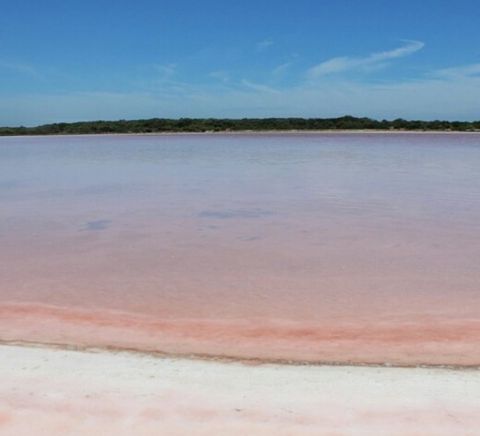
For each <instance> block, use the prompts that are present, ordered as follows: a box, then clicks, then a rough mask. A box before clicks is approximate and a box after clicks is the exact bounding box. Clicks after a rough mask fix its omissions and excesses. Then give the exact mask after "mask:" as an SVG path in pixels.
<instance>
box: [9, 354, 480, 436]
mask: <svg viewBox="0 0 480 436" xmlns="http://www.w3.org/2000/svg"><path fill="white" fill-rule="evenodd" d="M478 428H480V371H478V370H449V369H427V368H386V367H349V366H289V365H271V364H265V365H258V366H252V365H245V364H240V363H223V362H215V361H201V360H188V359H170V358H156V357H152V356H148V355H141V354H129V353H108V352H78V351H70V350H62V349H49V348H30V347H20V346H1V347H0V434H1V435H2V436H3V435H15V436H18V435H20V436H21V435H49V436H50V435H86V434H95V435H113V434H115V435H158V434H168V435H184V434H185V435H192V434H195V435H196V434H200V435H202V434H205V435H207V434H208V435H215V434H229V435H245V434H249V435H251V434H255V435H257V434H260V435H263V434H275V435H304V434H306V435H319V434H327V435H351V434H360V435H362V434H369V435H372V434H375V435H383V434H385V435H386V434H388V435H452V434H462V435H474V434H478Z"/></svg>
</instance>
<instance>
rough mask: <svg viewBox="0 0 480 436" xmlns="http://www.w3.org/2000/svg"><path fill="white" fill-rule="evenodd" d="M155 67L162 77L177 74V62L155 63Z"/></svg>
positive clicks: (165, 77)
mask: <svg viewBox="0 0 480 436" xmlns="http://www.w3.org/2000/svg"><path fill="white" fill-rule="evenodd" d="M153 68H154V70H155V71H156V72H157V73H158V74H159V75H160V76H161V78H163V79H169V78H171V77H172V76H174V75H175V73H176V69H177V64H163V65H154V66H153Z"/></svg>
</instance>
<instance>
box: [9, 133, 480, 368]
mask: <svg viewBox="0 0 480 436" xmlns="http://www.w3.org/2000/svg"><path fill="white" fill-rule="evenodd" d="M0 205H1V208H0V339H1V340H15V341H34V342H43V343H59V344H74V345H82V346H83V345H85V346H107V347H122V348H132V349H141V350H153V351H161V352H168V353H182V354H183V353H187V354H199V355H225V356H233V357H244V358H262V359H286V360H308V361H340V362H345V361H353V362H394V363H395V362H396V363H402V364H416V363H442V364H443V363H449V364H457V363H458V364H469V365H470V364H480V350H479V349H480V347H479V346H478V345H479V340H480V262H479V259H480V135H479V134H411V133H405V134H399V133H395V134H380V133H376V134H340V133H334V134H260V135H255V134H241V135H223V134H218V135H207V134H200V135H158V136H154V135H152V136H64V137H23V138H21V137H14V138H0Z"/></svg>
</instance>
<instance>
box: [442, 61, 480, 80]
mask: <svg viewBox="0 0 480 436" xmlns="http://www.w3.org/2000/svg"><path fill="white" fill-rule="evenodd" d="M434 75H435V76H437V77H457V78H458V77H475V76H480V63H478V64H470V65H460V66H456V67H451V68H444V69H441V70H437V71H435V72H434Z"/></svg>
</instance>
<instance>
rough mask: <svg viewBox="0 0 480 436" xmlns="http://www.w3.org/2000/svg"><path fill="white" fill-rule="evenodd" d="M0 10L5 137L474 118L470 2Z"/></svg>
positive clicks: (478, 65)
mask: <svg viewBox="0 0 480 436" xmlns="http://www.w3.org/2000/svg"><path fill="white" fill-rule="evenodd" d="M1 9H2V10H1V14H0V125H21V124H23V125H34V124H39V123H46V122H55V121H76V120H93V119H120V118H127V119H129V118H145V117H173V118H177V117H233V118H238V117H268V116H307V117H330V116H339V115H344V114H351V115H356V116H370V117H375V118H396V117H404V118H409V119H412V118H422V119H436V118H442V119H460V120H473V119H480V104H479V103H478V102H480V24H479V22H480V2H478V0H457V1H456V2H453V1H446V0H436V1H433V0H422V1H419V0H416V1H413V0H402V1H398V0H397V1H389V0H383V1H380V0H364V1H360V0H355V1H354V0H335V1H333V0H331V1H322V0H316V1H314V0H296V1H290V0H284V1H279V0H275V1H273V0H272V1H269V0H255V1H252V0H242V1H226V0H224V1H220V0H204V1H200V0H197V1H194V0H176V1H162V0H157V1H154V0H137V1H135V2H133V1H126V0H116V1H112V0H109V1H106V0H95V1H93V0H82V1H71V0H55V1H54V0H42V1H39V0H17V1H15V2H13V1H11V2H3V4H2V8H1Z"/></svg>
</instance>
